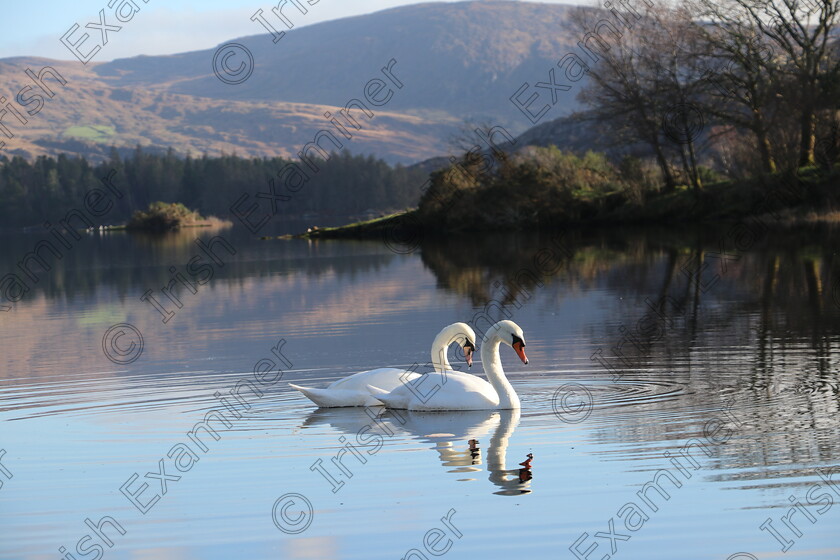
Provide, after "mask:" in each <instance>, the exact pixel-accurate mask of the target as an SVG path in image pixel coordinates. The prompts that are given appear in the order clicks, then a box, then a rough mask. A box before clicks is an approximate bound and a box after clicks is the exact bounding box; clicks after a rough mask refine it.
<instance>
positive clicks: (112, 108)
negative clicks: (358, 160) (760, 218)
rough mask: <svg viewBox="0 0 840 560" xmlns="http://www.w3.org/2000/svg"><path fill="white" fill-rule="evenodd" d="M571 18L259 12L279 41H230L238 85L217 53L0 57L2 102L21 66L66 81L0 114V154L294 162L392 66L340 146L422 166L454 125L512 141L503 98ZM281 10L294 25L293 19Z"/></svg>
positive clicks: (568, 30) (455, 8) (567, 44)
mask: <svg viewBox="0 0 840 560" xmlns="http://www.w3.org/2000/svg"><path fill="white" fill-rule="evenodd" d="M570 9H571V8H570V7H569V6H562V5H554V4H550V5H549V4H538V3H527V2H512V1H475V2H457V3H426V4H417V5H412V6H406V7H401V8H395V9H390V10H385V11H382V12H378V13H374V14H369V15H364V16H358V17H352V18H346V19H341V20H336V21H330V22H325V23H320V24H314V25H310V26H306V27H302V28H295V29H293V30H290V31H289V30H286V28H285V27H283V25H282V24H281V23H280V21H279V20H278V19H276V18H275V16H274V15H273V14H271V12H270V11H269V12H266V13H265V16H266V17H267V18H269V19H271V18H275V19H274V21H273V24H274V26H275V27H276V28H277V29H282V30H286V31H287V32H286V35H285V36H284V37H283V38H282V40H279V41H278V42H277V43H275V42H274V41H273V40H272V35H271V34H268V33H262V34H260V35H254V36H249V37H243V38H239V39H232V40H231V41H230V42H233V43H238V44H240V45H242V46H244V47H245V48H247V49H248V51H250V53H251V56H252V57H253V72H252V73H251V75H250V77H249V78H248V79H247V80H246V81H244V82H243V83H239V84H229V83H224V82H222V81H221V80H220V79H219V78H218V77H217V76H216V75H215V73H214V69H213V60H214V54H215V53H216V49H208V50H202V51H195V52H189V53H182V54H174V55H169V56H138V57H133V58H129V59H119V60H115V61H112V62H106V63H94V62H91V63H89V64H88V65H87V66H83V65H82V64H81V63H78V62H75V61H74V62H58V61H51V60H45V59H36V58H11V59H2V60H0V79H1V80H2V83H3V89H4V90H5V91H8V92H11V93H12V95H13V96H14V94H15V92H17V91H19V90H20V88H22V87H25V86H26V85H27V84H29V85H31V80H30V78H28V77H27V76H26V74H25V70H26V69H27V68H29V69H31V70H33V71H34V72H37V71H38V70H39V69H40V68H43V67H45V66H50V67H52V68H54V69H55V70H56V71H58V72H59V73H60V74H61V76H62V77H63V78H64V79H66V80H67V83H66V85H65V86H64V87H61V86H58V85H57V84H56V92H55V93H56V95H55V96H54V97H53V98H52V99H50V100H47V102H46V106H45V107H44V108H43V110H42V111H41V112H40V113H38V114H37V115H34V116H32V117H31V118H30V117H27V120H28V123H27V124H26V125H21V124H20V123H19V122H15V121H14V119H11V118H10V116H9V115H7V116H6V118H5V119H4V120H3V121H2V122H3V123H4V124H5V125H6V126H8V127H9V130H11V131H12V132H14V133H15V138H11V139H6V147H5V150H4V153H6V154H7V155H9V154H18V155H22V156H25V157H32V156H35V155H39V154H54V153H57V152H62V151H64V152H70V153H79V154H84V155H87V156H92V157H94V158H96V157H103V156H104V155H105V154H106V152H107V148H108V146H110V145H111V144H114V145H117V146H126V147H133V146H134V145H135V144H138V143H139V144H141V145H144V146H148V147H150V148H157V149H165V148H167V147H172V148H174V149H175V150H176V151H177V152H179V153H186V152H187V151H191V152H193V153H194V154H195V153H201V152H205V151H206V152H208V153H210V154H211V155H217V154H218V153H219V152H221V151H225V152H227V153H232V152H236V153H237V154H239V155H249V156H275V155H281V156H293V155H294V154H295V153H296V152H297V151H298V150H300V149H301V147H302V146H303V145H305V144H306V143H307V142H310V141H312V139H313V137H314V136H315V135H316V134H317V133H318V131H319V130H322V129H328V130H331V131H333V132H335V130H336V129H334V128H332V125H331V124H330V123H329V122H328V119H327V118H325V117H324V113H326V112H327V111H329V112H331V113H332V114H334V113H336V111H337V109H340V108H343V107H344V106H345V105H346V104H347V103H348V101H350V100H353V99H364V93H365V87H366V84H367V83H368V81H369V80H372V79H374V78H380V79H381V78H382V76H383V73H382V70H381V69H382V68H383V67H385V66H386V65H388V64H389V62H390V61H392V60H393V61H394V62H393V63H392V67H391V72H392V73H393V76H394V77H395V78H396V79H397V80H398V81H399V83H401V84H403V87H402V88H393V96H392V98H391V99H390V100H389V101H388V102H387V104H385V105H384V106H382V107H377V108H376V110H375V117H374V118H372V119H367V118H362V121H361V122H360V123H359V124H360V125H362V129H361V130H355V129H354V130H352V136H353V138H352V139H351V140H347V141H346V142H344V147H346V148H348V149H350V150H351V151H352V152H356V153H375V154H376V155H378V156H381V157H384V158H385V159H387V160H390V161H402V162H411V161H418V160H422V159H425V158H428V157H432V156H436V155H441V154H445V153H447V152H448V151H449V148H450V146H449V139H450V138H451V136H452V135H453V133H455V131H456V130H457V129H458V127H459V125H460V124H461V123H463V122H464V121H465V120H467V119H472V120H475V121H483V122H489V123H492V124H494V125H496V124H498V125H503V126H505V127H506V129H507V130H508V131H509V132H510V134H511V135H514V134H518V133H520V132H523V131H524V130H525V129H527V128H528V127H530V126H531V122H530V121H529V120H528V119H527V118H525V117H524V116H523V114H522V113H521V112H520V111H519V110H518V109H516V107H514V106H513V104H512V103H511V102H510V97H511V95H513V94H514V93H515V92H516V90H517V89H518V88H519V87H520V86H521V85H522V84H523V83H524V82H526V81H527V82H529V83H530V84H531V85H532V86H533V85H534V84H535V83H536V82H538V81H544V80H546V79H547V75H548V71H549V70H550V69H551V68H552V67H554V65H555V64H556V63H557V61H558V60H559V59H560V58H561V57H562V56H563V54H565V53H566V52H569V51H570V50H571V49H572V47H573V45H574V44H575V43H576V42H577V41H578V40H579V38H580V36H581V30H580V29H576V28H574V27H573V26H571V24H570V23H569V22H568V15H569V10H570ZM285 13H286V15H288V16H289V17H290V18H291V19H293V20H294V21H296V22H298V23H300V24H303V23H305V16H304V15H302V14H299V13H298V14H296V13H293V12H291V11H290V10H287V11H286V12H285ZM255 28H260V27H259V25H258V24H256V23H255ZM260 29H261V28H260ZM240 63H241V60H236V62H233V63H231V66H236V65H238V64H240ZM575 93H576V92H575V91H571V92H567V95H565V97H564V96H562V95H561V98H560V100H559V102H558V103H557V105H556V106H555V107H554V110H553V111H552V112H551V113H549V115H548V116H550V117H557V116H561V115H563V114H566V113H568V112H569V111H571V110H572V109H574V108H575V106H576V105H575V102H574V94H575ZM385 94H386V91H385V90H383V92H382V94H381V95H382V96H383V98H384V96H385ZM545 95H547V94H545ZM19 108H20V107H19ZM0 139H3V137H2V136H0Z"/></svg>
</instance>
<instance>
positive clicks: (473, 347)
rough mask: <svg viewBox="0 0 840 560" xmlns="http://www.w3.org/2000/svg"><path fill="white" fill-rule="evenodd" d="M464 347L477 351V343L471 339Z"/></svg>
mask: <svg viewBox="0 0 840 560" xmlns="http://www.w3.org/2000/svg"><path fill="white" fill-rule="evenodd" d="M464 349H469V350H472V351H473V352H475V344H473V343H472V342H470V341H469V340H468V341H466V342H465V343H464Z"/></svg>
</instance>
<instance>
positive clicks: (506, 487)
mask: <svg viewBox="0 0 840 560" xmlns="http://www.w3.org/2000/svg"><path fill="white" fill-rule="evenodd" d="M519 418H520V411H519V410H475V411H456V412H446V413H442V412H412V411H407V410H383V409H380V408H365V409H359V408H334V409H327V408H320V409H318V410H315V411H314V412H312V413H310V414H309V416H308V417H307V418H306V420H305V421H304V423H303V425H302V426H301V427H302V428H306V427H312V426H317V425H329V426H331V427H332V428H334V429H336V430H339V431H341V432H343V433H345V434H354V433H356V434H358V433H359V432H360V431H364V430H366V427H367V429H369V427H373V428H374V429H375V431H376V433H379V434H381V435H383V436H384V437H385V439H386V441H387V439H388V438H389V437H390V436H393V435H395V434H400V433H404V434H407V435H409V436H411V437H412V438H413V439H415V440H418V441H421V442H423V443H425V444H429V445H430V448H431V449H433V450H434V451H436V452H437V454H438V459H439V460H440V462H441V465H442V466H443V467H444V468H445V469H446V470H447V472H449V473H453V474H466V475H468V476H467V477H464V478H459V479H458V480H462V481H470V480H476V479H478V478H480V474H479V473H481V472H483V471H484V470H485V467H486V470H487V473H488V480H489V481H490V482H492V483H493V484H494V485H495V486H497V487H498V490H496V491H495V492H494V493H495V494H499V495H519V494H527V493H530V492H531V488H530V486H531V479H532V478H533V474H532V471H531V461H532V459H533V455H531V454H530V453H529V454H528V457H526V459H525V461H523V462H521V463H519V466H517V468H512V469H508V468H506V464H507V447H508V442H509V440H510V437H511V436H512V435H513V432H514V430H515V429H516V427H517V426H518V425H519ZM512 462H513V461H512Z"/></svg>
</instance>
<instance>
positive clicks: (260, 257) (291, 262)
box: [0, 228, 394, 305]
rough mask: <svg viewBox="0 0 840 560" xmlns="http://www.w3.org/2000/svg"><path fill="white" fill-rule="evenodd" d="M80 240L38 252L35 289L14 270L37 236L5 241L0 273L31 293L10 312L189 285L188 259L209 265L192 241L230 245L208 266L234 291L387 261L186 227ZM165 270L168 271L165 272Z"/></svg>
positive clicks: (369, 253)
mask: <svg viewBox="0 0 840 560" xmlns="http://www.w3.org/2000/svg"><path fill="white" fill-rule="evenodd" d="M82 235H83V237H82V239H81V240H80V241H78V242H77V243H76V244H75V245H74V246H73V248H72V249H68V250H65V251H64V252H63V255H62V258H61V259H60V260H58V259H55V258H54V257H53V256H52V255H51V254H50V253H48V252H44V254H45V256H44V259H45V261H46V262H47V263H48V264H49V265H50V267H51V270H50V271H48V272H43V271H42V270H41V269H40V268H39V267H38V265H37V264H32V269H33V271H34V272H35V274H36V276H37V277H38V282H37V283H36V282H32V281H27V280H28V279H27V278H26V277H25V276H24V275H23V273H22V272H21V270H20V269H19V268H18V264H17V263H18V262H19V261H20V260H21V259H22V258H23V257H24V255H25V254H27V253H28V252H30V251H32V249H33V247H34V246H35V245H36V244H37V243H38V242H39V241H40V240H41V239H42V237H38V236H16V237H14V238H12V240H13V242H12V243H11V247H10V248H9V249H8V250H6V251H3V253H2V254H0V270H3V273H4V274H5V273H7V272H10V273H15V274H17V275H18V276H20V277H21V279H22V280H24V281H27V285H28V286H29V287H30V288H31V291H30V292H29V293H28V294H26V295H25V296H24V298H23V300H22V301H21V303H20V304H18V305H25V304H26V303H27V302H28V301H30V300H32V299H33V298H34V296H36V295H37V294H43V295H45V296H46V297H47V298H48V299H50V300H53V299H62V298H70V299H72V298H73V297H74V296H76V295H77V294H82V293H90V292H92V291H94V290H96V289H102V288H112V289H114V290H116V291H117V292H118V293H121V294H128V295H130V296H131V295H134V294H136V296H137V297H138V298H139V297H140V296H141V295H142V294H143V292H145V291H146V290H156V291H159V290H160V289H161V288H162V287H164V286H166V285H167V284H168V283H169V281H170V280H171V279H172V277H173V275H174V274H175V273H180V274H182V275H183V276H184V277H185V278H187V279H188V280H190V281H192V282H195V275H191V274H190V273H189V272H188V271H187V264H188V263H189V262H190V260H191V259H193V258H194V257H196V256H202V260H201V261H200V262H198V263H197V266H198V265H201V264H210V263H211V260H210V258H208V257H207V256H206V255H204V253H202V251H201V250H200V249H199V247H198V246H197V245H196V243H195V241H196V239H201V240H203V241H204V242H209V240H210V239H212V238H214V237H215V236H221V237H222V238H223V239H225V240H226V241H227V242H228V243H230V245H231V246H232V247H233V250H234V251H236V254H235V255H231V254H230V253H229V252H228V251H226V250H225V249H224V248H221V247H219V248H217V249H216V251H215V253H216V254H217V255H218V257H219V259H220V260H221V262H222V265H216V264H214V265H213V281H216V280H218V279H220V278H224V279H226V280H227V281H229V282H234V283H239V284H241V283H242V282H243V281H245V280H246V279H248V278H263V277H270V276H275V275H284V276H285V275H290V274H298V275H303V276H306V277H318V276H323V275H325V274H337V275H340V276H345V275H348V276H351V277H352V276H353V275H354V274H357V273H360V272H371V271H376V270H379V269H380V268H381V267H383V266H386V265H387V264H388V262H390V260H391V259H392V258H393V257H394V255H393V253H391V252H390V251H388V250H387V248H385V247H383V246H381V245H380V244H379V243H376V242H373V243H371V242H348V243H344V244H342V245H341V246H338V245H335V244H333V245H328V244H323V243H318V242H315V241H313V242H307V241H301V240H289V241H260V242H257V241H254V240H253V239H251V238H243V237H241V236H240V235H238V234H237V230H224V229H223V230H213V231H211V230H209V229H207V228H187V229H183V230H181V231H178V232H173V233H168V234H165V235H150V234H142V233H141V234H128V233H126V232H121V231H115V232H105V233H102V234H100V233H93V234H88V233H84V234H82ZM172 267H174V268H175V269H176V270H175V272H172V271H171V270H170V269H171V268H172ZM176 286H178V284H177V283H176ZM199 289H200V288H199Z"/></svg>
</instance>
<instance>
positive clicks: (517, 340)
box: [511, 334, 525, 348]
mask: <svg viewBox="0 0 840 560" xmlns="http://www.w3.org/2000/svg"><path fill="white" fill-rule="evenodd" d="M511 336H512V337H513V343H512V344H516V343H517V342H518V343H519V344H521V345H522V348H525V341H524V340H522V339H521V338H519V337H518V336H516V335H515V334H513V335H511Z"/></svg>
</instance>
